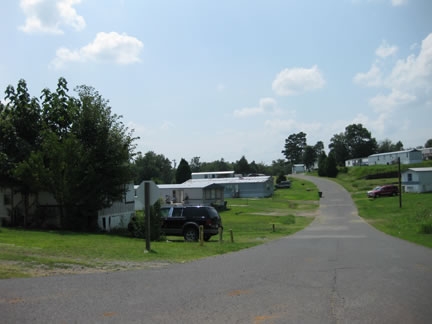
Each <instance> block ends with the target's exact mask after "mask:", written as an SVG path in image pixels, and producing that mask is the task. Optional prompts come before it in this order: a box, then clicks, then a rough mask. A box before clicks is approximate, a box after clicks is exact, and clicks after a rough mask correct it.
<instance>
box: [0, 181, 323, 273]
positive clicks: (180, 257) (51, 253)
mask: <svg viewBox="0 0 432 324" xmlns="http://www.w3.org/2000/svg"><path fill="white" fill-rule="evenodd" d="M317 208H318V194H317V188H316V187H315V186H314V185H313V184H312V183H310V182H307V181H300V180H297V179H294V180H293V188H292V189H280V190H276V191H275V193H274V195H273V197H270V198H262V199H228V210H226V211H223V212H221V217H222V221H223V225H224V234H223V241H222V242H219V241H218V237H217V236H213V237H212V239H211V240H210V241H209V242H205V243H204V244H203V245H202V246H201V245H200V244H199V243H187V242H184V241H183V239H182V238H181V237H167V238H166V240H164V241H160V242H151V252H150V253H145V240H143V239H137V238H131V237H125V236H121V235H108V234H88V233H74V232H65V231H32V230H20V229H11V228H1V227H0V279H5V278H13V277H15V278H20V277H32V276H40V275H49V274H57V273H68V271H70V272H72V273H75V272H80V271H81V272H82V271H106V270H109V271H116V270H124V269H137V268H143V267H146V265H148V264H150V263H152V262H153V263H158V264H160V263H162V264H164V263H172V262H188V261H190V260H194V259H199V258H204V257H209V256H212V255H217V254H223V253H228V252H233V251H238V250H241V249H245V248H249V247H252V246H255V245H258V244H262V243H263V242H266V241H269V240H274V239H277V238H280V237H283V236H286V235H290V234H292V233H295V232H296V231H299V230H301V229H303V228H304V227H306V226H307V225H308V224H310V222H311V221H312V220H313V214H314V211H316V210H317ZM304 214H306V215H308V216H311V217H303V216H297V215H304ZM273 226H274V231H273ZM231 231H232V234H233V238H234V241H233V242H231V236H230V232H231Z"/></svg>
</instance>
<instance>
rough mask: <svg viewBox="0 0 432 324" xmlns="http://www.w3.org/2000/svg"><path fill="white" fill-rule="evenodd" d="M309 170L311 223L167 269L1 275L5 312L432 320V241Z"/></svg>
mask: <svg viewBox="0 0 432 324" xmlns="http://www.w3.org/2000/svg"><path fill="white" fill-rule="evenodd" d="M308 179H310V180H312V181H313V182H315V183H316V184H317V185H318V186H319V189H320V191H322V192H323V198H322V199H321V205H320V214H319V216H318V217H317V218H316V220H315V221H314V222H313V223H312V225H311V226H309V227H308V228H307V229H305V230H304V231H301V232H299V233H297V234H295V235H292V236H289V237H286V238H283V239H280V240H277V241H273V242H269V243H267V244H264V245H261V246H258V247H254V248H251V249H248V250H243V251H240V252H236V253H230V254H226V255H221V256H216V257H211V258H207V259H203V260H199V261H196V262H190V263H187V264H175V265H170V266H168V267H165V268H162V269H149V270H141V271H127V272H117V273H106V274H88V275H72V276H56V277H46V278H33V279H11V280H0V322H2V323H430V322H431V321H432V250H431V249H428V248H424V247H421V246H417V245H414V244H411V243H407V242H404V241H401V240H399V239H395V238H392V237H390V236H387V235H385V234H382V233H380V232H378V231H377V230H375V229H373V228H372V227H370V226H369V225H367V224H366V223H365V222H364V221H363V220H362V219H361V218H360V217H358V216H357V212H356V209H355V207H354V205H353V203H352V200H351V198H350V196H349V194H348V193H347V192H346V191H344V190H343V188H342V187H340V186H339V185H337V184H335V183H333V182H331V181H328V180H326V179H320V178H308ZM215 244H217V243H215Z"/></svg>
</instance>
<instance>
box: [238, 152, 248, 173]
mask: <svg viewBox="0 0 432 324" xmlns="http://www.w3.org/2000/svg"><path fill="white" fill-rule="evenodd" d="M234 171H235V173H238V174H243V175H246V174H248V173H250V167H249V162H248V160H247V159H246V158H245V156H244V155H243V156H242V157H241V158H240V160H238V161H237V162H236V163H235V166H234Z"/></svg>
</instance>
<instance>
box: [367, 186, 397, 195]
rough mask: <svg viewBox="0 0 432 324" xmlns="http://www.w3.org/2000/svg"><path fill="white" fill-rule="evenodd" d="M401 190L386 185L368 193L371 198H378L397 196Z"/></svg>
mask: <svg viewBox="0 0 432 324" xmlns="http://www.w3.org/2000/svg"><path fill="white" fill-rule="evenodd" d="M398 194H399V188H398V186H395V185H385V186H378V187H375V188H374V189H373V190H370V191H368V192H367V195H368V197H369V198H378V197H382V196H397V195H398Z"/></svg>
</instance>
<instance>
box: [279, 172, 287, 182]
mask: <svg viewBox="0 0 432 324" xmlns="http://www.w3.org/2000/svg"><path fill="white" fill-rule="evenodd" d="M286 179H287V178H286V176H285V175H284V174H279V176H278V177H277V179H276V183H281V182H282V181H286Z"/></svg>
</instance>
